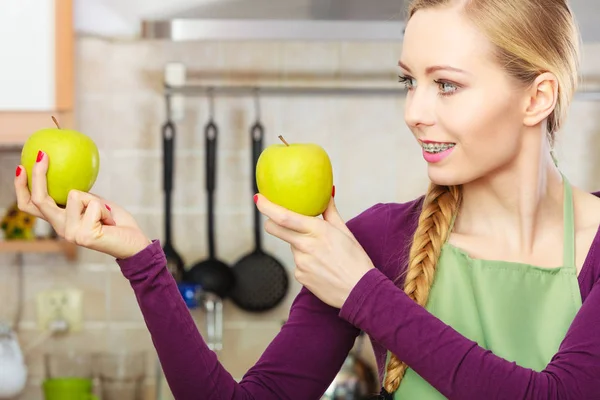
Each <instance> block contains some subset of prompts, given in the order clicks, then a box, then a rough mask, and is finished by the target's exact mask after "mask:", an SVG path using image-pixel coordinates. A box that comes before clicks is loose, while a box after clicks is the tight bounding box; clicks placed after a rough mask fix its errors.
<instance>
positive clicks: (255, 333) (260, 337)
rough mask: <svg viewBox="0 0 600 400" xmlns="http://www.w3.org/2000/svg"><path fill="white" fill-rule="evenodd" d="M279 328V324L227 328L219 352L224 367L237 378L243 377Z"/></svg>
mask: <svg viewBox="0 0 600 400" xmlns="http://www.w3.org/2000/svg"><path fill="white" fill-rule="evenodd" d="M279 330H280V328H279V327H278V326H277V325H275V326H272V325H266V326H264V327H260V326H253V327H251V328H250V327H248V328H245V329H227V330H225V332H224V333H223V350H222V351H220V352H218V357H219V360H220V361H221V363H222V364H223V367H224V368H225V369H226V370H227V371H229V373H231V374H232V375H233V377H234V378H235V379H237V380H239V379H241V378H242V376H243V375H244V374H245V373H246V371H248V370H249V369H250V368H251V367H252V366H253V365H254V364H255V363H256V362H257V361H258V359H259V358H260V356H261V355H262V353H263V352H264V351H265V349H266V348H267V346H268V345H269V343H271V341H272V340H273V338H274V337H275V336H276V335H277V333H279Z"/></svg>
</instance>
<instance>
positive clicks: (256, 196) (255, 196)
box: [254, 194, 258, 204]
mask: <svg viewBox="0 0 600 400" xmlns="http://www.w3.org/2000/svg"><path fill="white" fill-rule="evenodd" d="M257 201H258V195H257V194H255V195H254V204H256V202H257Z"/></svg>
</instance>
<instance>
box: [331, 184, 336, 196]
mask: <svg viewBox="0 0 600 400" xmlns="http://www.w3.org/2000/svg"><path fill="white" fill-rule="evenodd" d="M331 197H335V186H334V187H333V189H332V190H331Z"/></svg>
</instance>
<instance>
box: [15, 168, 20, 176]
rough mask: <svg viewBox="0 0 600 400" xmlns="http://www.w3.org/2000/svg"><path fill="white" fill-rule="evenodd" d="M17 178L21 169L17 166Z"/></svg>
mask: <svg viewBox="0 0 600 400" xmlns="http://www.w3.org/2000/svg"><path fill="white" fill-rule="evenodd" d="M15 174H16V175H17V176H19V175H21V167H19V166H17V171H16V172H15Z"/></svg>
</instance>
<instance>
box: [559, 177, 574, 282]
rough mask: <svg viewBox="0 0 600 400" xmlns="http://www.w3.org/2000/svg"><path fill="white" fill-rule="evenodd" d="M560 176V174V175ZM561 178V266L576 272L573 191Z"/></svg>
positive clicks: (565, 179)
mask: <svg viewBox="0 0 600 400" xmlns="http://www.w3.org/2000/svg"><path fill="white" fill-rule="evenodd" d="M561 175H562V173H561ZM562 178H563V189H564V190H563V192H564V206H563V219H564V222H563V235H564V236H563V264H562V265H563V266H564V267H570V268H572V269H574V270H577V266H576V265H575V211H574V207H573V191H572V189H571V184H570V183H569V181H568V180H567V178H566V177H565V176H564V175H562Z"/></svg>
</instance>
